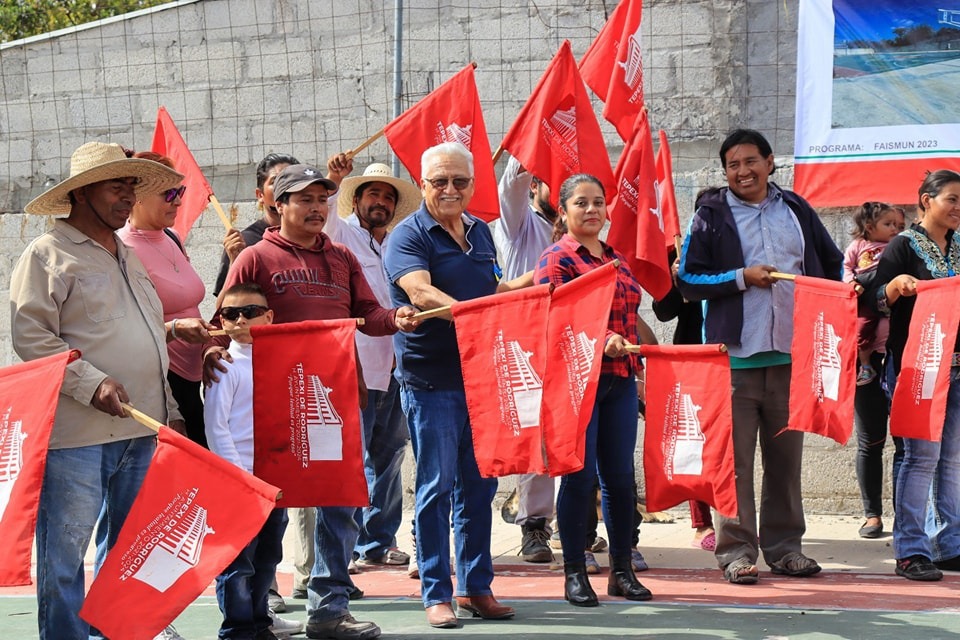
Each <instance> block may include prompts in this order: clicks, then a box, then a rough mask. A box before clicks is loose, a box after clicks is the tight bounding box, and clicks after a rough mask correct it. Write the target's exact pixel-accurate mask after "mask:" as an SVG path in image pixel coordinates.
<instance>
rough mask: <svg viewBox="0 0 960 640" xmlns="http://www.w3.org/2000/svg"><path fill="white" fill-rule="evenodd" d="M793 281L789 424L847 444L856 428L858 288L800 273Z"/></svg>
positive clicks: (799, 429)
mask: <svg viewBox="0 0 960 640" xmlns="http://www.w3.org/2000/svg"><path fill="white" fill-rule="evenodd" d="M795 285H796V288H795V289H794V298H793V299H794V302H793V342H792V344H791V346H790V359H791V361H792V367H791V373H790V418H789V420H788V421H787V427H786V428H787V429H790V430H791V431H805V432H807V433H816V434H819V435H821V436H824V437H827V438H832V439H833V440H836V441H837V443H839V444H840V445H845V444H846V443H847V440H849V439H850V434H851V433H852V432H853V396H854V392H855V391H856V377H857V374H856V362H857V294H856V292H855V291H854V290H853V287H851V286H850V284H849V283H846V282H835V281H833V280H825V279H823V278H810V277H807V276H797V280H796V283H795ZM781 286H782V285H781Z"/></svg>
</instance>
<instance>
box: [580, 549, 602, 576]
mask: <svg viewBox="0 0 960 640" xmlns="http://www.w3.org/2000/svg"><path fill="white" fill-rule="evenodd" d="M583 555H584V564H585V565H586V567H587V573H589V574H597V573H600V563H599V562H597V558H596V556H594V555H593V552H592V551H584V552H583Z"/></svg>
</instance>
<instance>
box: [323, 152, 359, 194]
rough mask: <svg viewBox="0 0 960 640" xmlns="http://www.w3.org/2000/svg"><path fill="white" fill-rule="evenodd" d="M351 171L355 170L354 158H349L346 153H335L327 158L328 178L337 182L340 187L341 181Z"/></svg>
mask: <svg viewBox="0 0 960 640" xmlns="http://www.w3.org/2000/svg"><path fill="white" fill-rule="evenodd" d="M351 171H353V159H352V158H348V157H347V154H345V153H335V154H333V155H332V156H330V158H329V159H328V160H327V179H328V180H333V181H334V182H336V183H337V188H338V189H339V188H340V183H341V182H342V181H343V179H344V178H346V177H347V176H348V175H350V172H351Z"/></svg>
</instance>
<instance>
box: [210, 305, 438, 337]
mask: <svg viewBox="0 0 960 640" xmlns="http://www.w3.org/2000/svg"><path fill="white" fill-rule="evenodd" d="M448 308H449V307H448ZM354 320H356V321H357V326H358V327H362V326H363V325H364V323H365V322H366V320H364V319H363V318H354ZM207 333H209V334H210V335H211V336H235V335H243V334H249V333H250V329H214V330H212V331H208V332H207Z"/></svg>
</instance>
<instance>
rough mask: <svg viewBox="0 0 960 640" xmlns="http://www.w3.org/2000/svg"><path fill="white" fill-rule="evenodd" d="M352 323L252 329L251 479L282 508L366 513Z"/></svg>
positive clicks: (318, 322)
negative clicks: (268, 489)
mask: <svg viewBox="0 0 960 640" xmlns="http://www.w3.org/2000/svg"><path fill="white" fill-rule="evenodd" d="M356 330H357V321H356V320H355V319H353V318H344V319H342V320H314V321H308V322H291V323H284V324H269V325H260V326H256V327H251V329H250V335H252V336H253V452H254V453H253V473H254V474H255V475H256V476H257V477H258V478H262V479H263V480H265V481H267V482H269V483H271V484H275V485H276V486H278V487H280V489H281V490H282V491H283V495H282V496H281V498H280V500H279V501H278V502H277V505H278V506H280V507H365V506H367V505H368V504H369V497H368V494H367V480H366V476H364V473H363V438H362V434H361V426H360V399H359V395H358V393H359V392H358V389H357V384H358V383H357V361H356V349H355V347H354V342H353V341H354V337H355V335H356Z"/></svg>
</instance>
